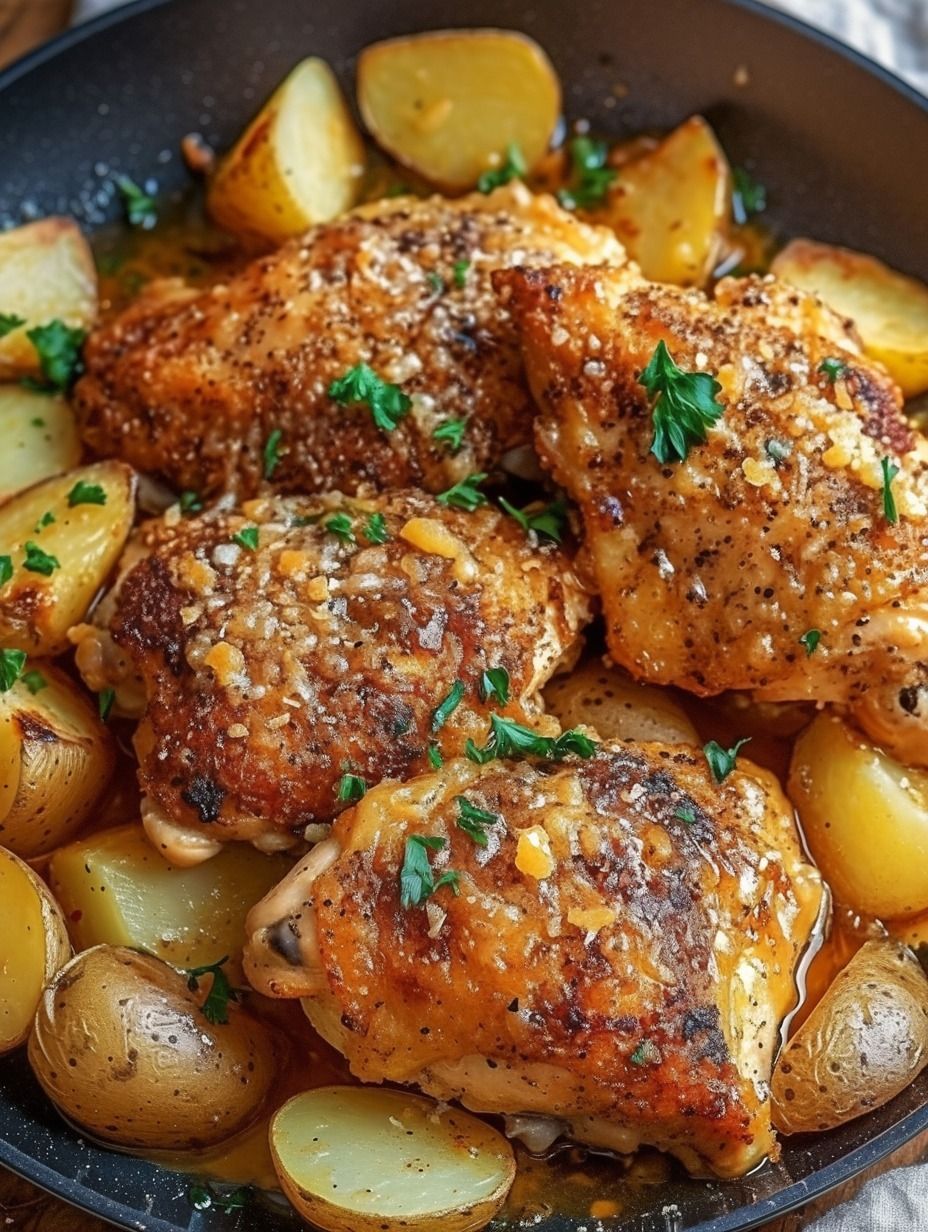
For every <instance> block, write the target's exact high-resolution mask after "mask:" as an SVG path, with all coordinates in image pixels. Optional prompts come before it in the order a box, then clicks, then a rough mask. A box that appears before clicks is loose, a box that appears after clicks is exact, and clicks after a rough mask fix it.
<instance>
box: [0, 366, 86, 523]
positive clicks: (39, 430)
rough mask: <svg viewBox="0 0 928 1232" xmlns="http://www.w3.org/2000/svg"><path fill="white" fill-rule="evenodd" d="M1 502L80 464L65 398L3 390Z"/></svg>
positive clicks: (7, 387)
mask: <svg viewBox="0 0 928 1232" xmlns="http://www.w3.org/2000/svg"><path fill="white" fill-rule="evenodd" d="M0 439H2V440H3V441H4V448H3V450H2V452H0V501H4V500H6V498H7V497H8V496H12V495H13V494H14V493H15V492H21V491H22V490H23V488H29V487H31V486H32V484H34V483H38V482H39V481H40V480H42V479H47V478H48V477H49V476H50V475H60V474H61V472H62V471H69V470H70V469H71V467H72V466H77V464H78V462H80V460H81V442H80V438H79V437H78V435H77V425H76V424H75V422H74V415H73V413H72V411H71V408H70V407H69V406H68V404H67V402H65V400H64V398H55V397H52V396H50V395H49V394H40V393H35V392H34V391H33V390H31V389H23V387H22V386H21V385H5V386H0Z"/></svg>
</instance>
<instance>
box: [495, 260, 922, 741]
mask: <svg viewBox="0 0 928 1232" xmlns="http://www.w3.org/2000/svg"><path fill="white" fill-rule="evenodd" d="M497 280H498V285H499V286H500V287H501V289H502V291H503V294H504V295H505V296H506V298H507V299H508V301H509V303H510V306H511V308H512V311H513V313H514V315H515V316H516V319H517V321H518V323H519V326H520V329H521V334H522V340H523V348H524V357H525V362H526V369H527V374H528V377H529V381H530V384H531V387H532V389H533V391H534V394H535V397H536V399H537V401H538V404H539V408H540V415H539V420H538V423H537V443H538V448H539V451H540V453H541V455H542V459H543V461H544V463H545V464H546V465H547V466H548V467H550V469H551V470H552V471H553V473H554V475H555V477H556V478H557V480H558V481H559V482H560V483H561V484H563V485H564V486H565V487H566V488H567V489H568V490H569V492H570V494H571V495H572V496H573V497H574V499H575V500H576V501H577V503H578V504H579V506H580V508H581V511H582V514H583V520H584V525H585V531H586V547H587V551H588V553H589V558H590V561H591V563H592V568H593V572H594V574H595V578H596V583H597V588H598V590H599V592H600V594H601V595H602V599H603V605H604V609H605V614H606V618H607V636H608V640H609V647H610V651H611V653H612V655H613V657H614V658H615V659H616V660H617V661H618V662H620V663H621V664H622V665H623V666H625V667H626V668H627V669H628V670H630V671H631V672H633V673H634V674H635V675H636V676H638V677H640V678H643V679H647V680H651V681H654V682H656V683H661V684H675V685H680V686H682V687H683V688H685V689H689V690H691V691H692V692H694V693H699V694H714V693H719V692H721V691H723V690H726V689H743V690H753V691H754V693H755V695H756V696H757V697H759V698H762V699H768V700H803V699H811V700H814V701H818V702H826V701H831V702H836V703H843V704H848V705H850V706H851V707H853V708H854V710H855V713H856V714H857V717H858V719H859V721H860V722H861V723H862V724H865V725H866V726H867V728H868V730H871V731H873V732H874V733H875V734H876V735H877V738H878V739H881V740H883V741H884V742H886V743H887V744H889V746H890V747H891V748H893V749H894V750H895V752H896V753H897V755H899V756H901V757H902V758H903V759H904V760H907V761H911V762H920V763H922V764H924V763H926V762H928V706H926V705H924V702H923V698H922V695H921V693H920V688H921V687H922V686H923V685H924V682H925V664H924V660H925V659H926V654H925V645H926V639H928V516H926V510H928V442H926V441H925V439H924V438H923V437H922V436H921V435H920V434H919V433H917V432H916V431H914V430H913V429H911V428H910V427H909V426H908V424H907V423H906V421H905V418H904V416H903V414H902V410H901V396H900V394H899V391H898V389H897V388H896V387H895V386H894V385H893V383H892V381H891V380H890V378H889V377H888V376H887V374H886V373H885V372H884V370H883V369H882V368H880V367H878V366H877V365H875V364H874V363H872V362H870V361H868V360H866V359H865V358H863V357H862V356H861V354H860V351H859V347H858V346H857V344H856V341H855V337H854V334H853V331H852V329H851V328H850V327H849V324H848V323H847V322H842V321H841V320H839V319H838V318H837V317H836V316H834V314H832V313H831V312H830V311H828V310H827V309H826V308H824V307H823V305H822V304H821V303H820V302H819V301H818V300H816V299H814V298H813V297H811V296H809V295H806V294H803V293H801V292H798V291H795V290H793V289H792V288H788V287H786V286H784V285H782V284H778V283H776V282H775V281H773V280H772V279H769V278H768V279H762V278H756V277H755V278H748V279H743V280H733V279H726V280H724V281H723V282H722V283H720V284H719V286H718V288H717V290H716V294H715V298H708V297H706V296H705V295H703V294H702V293H701V292H698V291H684V290H680V289H678V288H675V287H669V286H660V285H656V284H649V283H639V284H637V285H636V284H635V283H634V282H633V280H631V279H630V277H629V275H628V273H627V272H616V273H613V272H612V271H609V270H602V271H593V270H589V271H587V270H572V269H569V268H567V267H561V268H558V269H550V270H538V271H531V270H528V271H514V272H506V273H502V274H500V275H498V276H497ZM662 341H663V342H664V343H665V345H666V347H667V348H668V351H669V353H670V356H671V357H672V359H673V360H674V361H675V363H676V364H677V365H678V366H679V368H680V369H681V370H683V371H684V372H686V373H704V374H711V375H712V376H714V377H715V378H717V381H718V383H719V386H720V388H719V391H718V393H717V398H718V401H719V403H720V404H721V405H722V407H723V408H724V413H723V414H722V415H721V417H720V418H719V419H718V420H717V422H715V423H714V424H713V425H712V426H711V427H710V428H709V429H708V433H707V437H706V439H705V441H704V443H694V444H693V445H692V447H691V448H690V450H689V453H688V456H687V457H686V459H685V461H682V462H679V461H671V462H661V461H658V459H657V457H655V456H654V454H653V453H652V452H650V450H651V443H652V439H653V424H652V406H651V405H649V395H648V393H647V392H646V390H645V388H644V387H643V386H642V384H641V383H640V381H639V377H640V376H641V374H642V371H643V369H644V368H645V366H646V365H647V364H648V363H649V361H650V360H651V358H652V356H653V355H654V353H655V350H656V348H657V346H658V343H660V342H662ZM825 361H835V362H834V363H829V362H825ZM823 363H824V367H822V365H823ZM662 396H663V395H662ZM884 460H885V462H886V466H887V467H898V468H899V473H898V474H897V475H895V477H894V478H893V479H892V482H891V488H890V496H891V498H892V502H893V503H894V505H895V512H896V514H897V520H896V521H895V522H893V520H892V513H893V508H892V504H887V503H886V502H885V501H884V469H883V466H884ZM890 473H892V472H891V471H890ZM813 631H814V632H813ZM810 632H813V636H812V639H811V640H812V642H813V643H814V642H815V638H816V635H819V640H818V643H817V645H811V646H810V643H809V639H808V638H807V637H806V635H807V634H809V633H810ZM802 639H806V640H805V641H803V640H802Z"/></svg>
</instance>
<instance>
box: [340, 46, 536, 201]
mask: <svg viewBox="0 0 928 1232" xmlns="http://www.w3.org/2000/svg"><path fill="white" fill-rule="evenodd" d="M358 105H359V107H360V109H361V115H362V116H363V118H364V122H365V124H366V125H367V126H368V128H369V129H370V131H371V133H372V134H373V135H374V137H375V138H376V140H377V141H378V142H379V144H380V145H381V146H383V148H384V149H385V150H386V151H387V152H388V153H390V154H392V155H393V157H394V158H396V159H398V160H399V161H400V162H401V163H403V164H404V165H405V166H407V167H410V168H412V170H413V171H416V172H418V173H419V174H420V175H422V176H424V177H425V178H426V179H427V180H429V181H430V182H431V183H433V184H436V185H439V186H440V187H443V188H447V189H451V190H460V189H465V188H472V187H473V186H474V185H475V184H476V183H477V181H478V179H479V178H480V176H481V175H482V174H483V173H484V172H485V171H489V170H491V169H493V168H494V167H497V166H499V165H500V163H501V162H502V161H503V160H504V158H505V156H506V151H507V148H508V147H509V146H510V145H516V146H518V148H519V150H520V152H521V154H522V157H523V159H524V160H525V163H526V165H527V167H528V168H529V169H531V168H532V167H533V166H534V164H535V163H537V162H538V160H539V159H540V158H541V156H542V155H543V154H544V152H545V150H546V149H547V148H548V144H549V142H550V140H551V136H552V134H553V132H554V129H555V126H556V124H557V121H558V117H559V115H560V110H561V89H560V84H559V82H558V79H557V74H556V73H555V71H554V69H553V67H552V65H551V62H550V61H549V60H548V57H547V56H546V55H545V53H544V52H543V51H542V49H541V48H540V47H539V46H538V44H537V43H535V42H533V40H532V39H529V38H526V37H525V35H522V34H515V33H513V32H512V31H508V30H444V31H437V32H435V33H431V34H417V35H413V36H412V37H410V38H398V39H390V40H388V41H387V42H383V43H374V44H373V45H372V46H370V47H367V48H365V49H364V51H362V52H361V55H360V56H359V58H358Z"/></svg>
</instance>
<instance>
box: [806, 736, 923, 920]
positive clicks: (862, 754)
mask: <svg viewBox="0 0 928 1232" xmlns="http://www.w3.org/2000/svg"><path fill="white" fill-rule="evenodd" d="M788 792H789V796H790V799H791V800H792V802H793V804H795V806H796V808H797V810H798V812H799V817H800V820H801V822H802V828H803V831H804V833H805V836H806V840H807V842H808V844H809V849H810V850H811V852H812V855H813V856H814V858H815V863H816V864H817V865H818V867H819V868H820V869H821V871H822V875H823V876H824V878H825V880H826V881H827V882H828V884H829V885H830V886H831V888H832V890H833V891H834V893H835V897H836V899H837V901H838V902H839V903H842V904H844V905H845V906H847V907H851V908H852V909H853V910H854V911H858V912H861V913H862V914H864V915H871V916H877V917H878V918H881V919H886V918H892V917H894V916H912V915H918V914H919V913H920V912H923V911H928V771H925V770H915V769H912V768H910V767H907V766H902V765H900V764H899V762H897V761H895V760H894V759H893V758H891V757H888V756H887V755H886V754H885V753H884V752H883V751H882V750H881V749H878V748H877V747H875V746H874V745H872V744H870V743H869V741H867V740H866V739H865V738H864V737H863V736H862V735H860V734H859V733H858V732H857V731H856V730H855V729H854V728H852V727H849V726H848V725H847V724H846V723H844V722H842V720H841V719H838V718H836V717H835V716H833V715H829V714H821V715H819V716H818V717H817V718H816V719H815V720H814V722H813V723H811V724H810V726H809V727H807V728H806V730H805V731H804V732H803V733H802V734H801V735H800V737H799V739H798V740H797V741H796V745H795V749H794V751H793V760H792V765H791V767H790V774H789V785H788ZM876 853H878V857H877V855H876Z"/></svg>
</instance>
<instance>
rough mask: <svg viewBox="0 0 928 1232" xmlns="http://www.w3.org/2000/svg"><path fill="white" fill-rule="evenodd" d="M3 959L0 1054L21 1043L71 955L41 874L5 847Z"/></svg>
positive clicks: (0, 865)
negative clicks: (45, 992) (44, 992)
mask: <svg viewBox="0 0 928 1232" xmlns="http://www.w3.org/2000/svg"><path fill="white" fill-rule="evenodd" d="M0 902H2V903H3V922H4V923H3V961H2V962H0V1054H2V1053H5V1052H9V1051H10V1050H11V1049H13V1048H17V1047H18V1046H19V1045H20V1044H21V1043H23V1041H24V1040H25V1038H26V1036H27V1035H28V1034H29V1030H30V1028H31V1027H32V1020H33V1018H34V1017H35V1010H36V1006H37V1005H38V1004H39V998H40V997H41V995H42V989H43V988H44V987H45V985H46V984H47V983H48V982H49V981H50V980H51V979H53V978H54V975H55V972H56V971H57V970H58V969H59V967H63V966H64V964H65V963H66V962H67V961H68V959H69V958H70V956H71V943H70V941H69V940H68V932H67V929H66V928H65V925H64V917H63V916H62V914H61V910H60V908H59V906H58V904H57V903H56V902H55V900H54V899H53V898H52V895H51V891H50V890H49V888H48V886H47V885H46V884H45V882H44V881H43V880H42V878H41V877H39V875H38V874H37V873H35V872H33V871H32V869H31V868H30V867H29V865H28V864H25V863H24V862H23V861H22V860H20V859H19V858H18V857H17V856H15V855H13V853H12V852H11V851H7V850H5V849H4V848H2V847H0Z"/></svg>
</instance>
